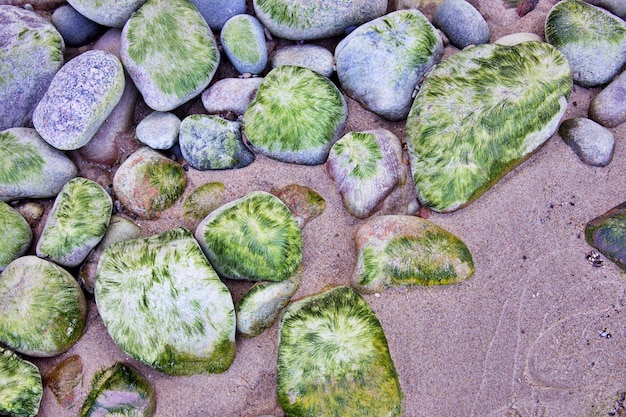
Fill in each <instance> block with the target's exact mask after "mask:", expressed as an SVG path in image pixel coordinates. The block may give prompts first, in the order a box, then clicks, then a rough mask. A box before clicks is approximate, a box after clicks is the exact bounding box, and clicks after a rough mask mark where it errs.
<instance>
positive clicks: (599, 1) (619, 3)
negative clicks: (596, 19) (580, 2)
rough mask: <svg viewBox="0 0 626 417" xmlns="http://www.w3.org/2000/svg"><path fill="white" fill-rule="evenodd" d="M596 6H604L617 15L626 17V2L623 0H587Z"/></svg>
mask: <svg viewBox="0 0 626 417" xmlns="http://www.w3.org/2000/svg"><path fill="white" fill-rule="evenodd" d="M585 1H586V2H587V3H590V4H593V5H594V6H598V7H602V8H603V9H606V10H608V11H609V12H611V13H613V14H614V15H616V16H619V17H621V18H624V17H626V2H624V1H623V0H585Z"/></svg>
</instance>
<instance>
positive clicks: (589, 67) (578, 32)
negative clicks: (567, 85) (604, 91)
mask: <svg viewBox="0 0 626 417" xmlns="http://www.w3.org/2000/svg"><path fill="white" fill-rule="evenodd" d="M545 33H546V41H547V42H549V43H550V44H552V45H553V46H554V47H555V48H557V49H558V50H559V51H560V52H561V53H562V54H563V55H565V57H566V58H567V60H568V62H569V64H570V66H571V69H572V77H573V79H574V82H576V83H577V84H580V85H582V86H583V87H595V86H599V85H601V84H606V83H608V82H610V81H611V80H612V79H613V78H614V77H615V76H616V75H617V74H618V73H619V71H620V69H621V68H622V66H623V65H624V64H625V63H626V23H625V22H624V21H623V20H622V19H620V18H618V17H617V16H615V15H613V14H612V13H609V12H608V11H606V10H604V9H602V8H599V7H596V6H592V5H591V4H588V3H585V2H584V1H580V0H565V1H561V2H559V3H557V4H556V5H555V6H554V7H553V8H552V9H551V10H550V12H549V13H548V16H547V17H546V22H545Z"/></svg>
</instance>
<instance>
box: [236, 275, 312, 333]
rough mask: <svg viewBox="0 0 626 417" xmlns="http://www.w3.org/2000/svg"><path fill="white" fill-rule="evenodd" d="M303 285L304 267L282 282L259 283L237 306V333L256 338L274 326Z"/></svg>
mask: <svg viewBox="0 0 626 417" xmlns="http://www.w3.org/2000/svg"><path fill="white" fill-rule="evenodd" d="M301 283H302V266H300V268H298V270H297V271H296V272H295V273H294V274H293V275H292V276H291V277H289V278H287V279H286V280H284V281H281V282H269V281H264V282H257V283H255V284H254V285H253V286H252V287H251V288H250V289H249V290H248V291H247V292H246V293H245V294H244V295H243V297H241V299H240V300H239V302H238V303H237V305H236V306H235V312H236V313H237V332H239V334H240V335H242V336H244V337H256V336H258V335H260V334H261V333H263V332H264V331H265V330H267V329H269V328H270V327H272V325H274V323H275V322H276V320H277V319H278V317H279V316H280V313H281V312H282V311H283V309H284V308H285V307H286V306H287V304H289V301H290V300H291V297H292V296H293V295H294V294H295V293H296V291H298V288H300V284H301Z"/></svg>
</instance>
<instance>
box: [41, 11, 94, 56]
mask: <svg viewBox="0 0 626 417" xmlns="http://www.w3.org/2000/svg"><path fill="white" fill-rule="evenodd" d="M51 22H52V24H53V25H54V27H56V29H57V30H58V31H59V33H60V34H61V36H63V40H64V41H65V45H66V46H70V47H77V46H82V45H86V44H88V43H90V42H93V41H94V40H95V39H96V38H97V37H98V36H99V35H100V34H101V33H102V32H103V31H104V30H103V29H104V28H103V27H102V26H101V25H99V24H98V23H96V22H94V21H93V20H89V19H87V18H86V17H85V16H83V15H82V14H80V13H78V12H77V11H76V9H74V8H73V7H72V6H70V5H64V6H61V7H59V8H58V9H56V10H55V11H54V13H52V18H51Z"/></svg>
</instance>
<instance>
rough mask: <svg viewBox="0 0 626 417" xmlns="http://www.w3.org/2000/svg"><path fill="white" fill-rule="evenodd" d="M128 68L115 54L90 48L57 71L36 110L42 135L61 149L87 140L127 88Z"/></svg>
mask: <svg viewBox="0 0 626 417" xmlns="http://www.w3.org/2000/svg"><path fill="white" fill-rule="evenodd" d="M124 84H125V81H124V69H123V68H122V64H121V63H120V61H119V59H117V58H116V57H115V55H113V54H111V53H109V52H106V51H97V50H92V51H87V52H85V53H82V54H80V55H78V56H77V57H76V58H74V59H72V60H71V61H69V62H68V63H67V64H65V65H64V66H63V68H61V69H60V70H59V72H57V73H56V75H55V76H54V78H53V79H52V82H51V83H50V87H48V91H46V94H45V95H44V96H43V98H42V99H41V101H40V102H39V104H37V107H36V108H35V113H34V114H33V124H34V125H35V129H37V132H39V134H40V135H41V137H42V138H43V139H44V140H45V141H46V142H48V143H49V144H50V145H52V146H54V147H55V148H57V149H60V150H74V149H78V148H80V147H82V146H84V145H85V144H87V143H88V142H89V141H90V140H91V139H92V138H93V136H94V135H95V134H96V132H97V131H98V129H99V128H100V126H102V123H104V121H105V120H106V118H107V117H108V116H109V114H110V113H111V111H112V110H113V108H114V107H115V106H116V105H117V103H118V102H119V100H120V98H121V97H122V93H123V92H124Z"/></svg>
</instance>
